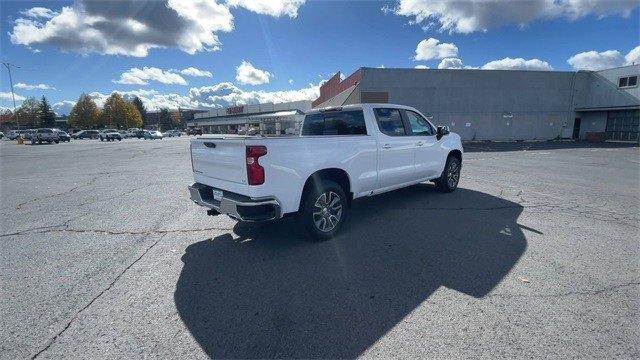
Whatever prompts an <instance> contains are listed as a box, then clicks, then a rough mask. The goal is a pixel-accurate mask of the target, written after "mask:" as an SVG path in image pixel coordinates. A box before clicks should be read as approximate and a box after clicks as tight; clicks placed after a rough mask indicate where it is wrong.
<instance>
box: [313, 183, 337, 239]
mask: <svg viewBox="0 0 640 360" xmlns="http://www.w3.org/2000/svg"><path fill="white" fill-rule="evenodd" d="M313 209H314V211H313V223H314V224H315V226H316V228H317V229H318V230H320V231H322V232H329V231H331V230H333V229H335V228H336V226H337V225H338V223H339V222H340V220H341V219H342V201H341V200H340V196H339V195H338V194H336V193H335V192H333V191H327V192H324V193H322V194H321V195H320V196H319V197H318V198H317V199H316V202H315V203H314V204H313Z"/></svg>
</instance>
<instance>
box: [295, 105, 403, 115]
mask: <svg viewBox="0 0 640 360" xmlns="http://www.w3.org/2000/svg"><path fill="white" fill-rule="evenodd" d="M374 107H375V108H379V107H385V108H396V109H409V110H415V109H414V108H412V107H411V106H407V105H400V104H389V103H359V104H349V105H342V106H330V107H324V108H317V109H311V110H308V111H306V112H305V114H313V113H318V112H324V111H341V110H353V109H368V108H374Z"/></svg>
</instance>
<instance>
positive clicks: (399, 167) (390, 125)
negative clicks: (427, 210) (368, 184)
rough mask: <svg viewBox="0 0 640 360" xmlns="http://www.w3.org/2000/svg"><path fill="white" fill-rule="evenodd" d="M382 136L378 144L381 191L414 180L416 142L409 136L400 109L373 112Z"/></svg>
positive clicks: (383, 109)
mask: <svg viewBox="0 0 640 360" xmlns="http://www.w3.org/2000/svg"><path fill="white" fill-rule="evenodd" d="M374 112H375V116H376V122H377V124H378V128H379V129H380V132H381V133H382V134H381V135H380V141H379V143H378V188H379V189H384V188H390V187H394V186H397V185H400V184H404V183H408V182H410V181H412V180H413V179H414V178H415V175H414V163H413V162H414V150H415V146H416V145H415V142H416V139H413V138H412V137H411V136H408V131H407V129H405V126H404V122H403V121H402V115H401V111H400V110H399V109H388V108H378V109H374Z"/></svg>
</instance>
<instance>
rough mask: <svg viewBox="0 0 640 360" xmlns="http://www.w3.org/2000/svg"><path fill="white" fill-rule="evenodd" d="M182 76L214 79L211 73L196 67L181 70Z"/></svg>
mask: <svg viewBox="0 0 640 360" xmlns="http://www.w3.org/2000/svg"><path fill="white" fill-rule="evenodd" d="M180 74H182V75H186V76H194V77H209V78H210V77H213V74H212V73H211V71H207V70H201V69H198V68H194V67H188V68H186V69H182V70H180Z"/></svg>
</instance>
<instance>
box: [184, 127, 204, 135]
mask: <svg viewBox="0 0 640 360" xmlns="http://www.w3.org/2000/svg"><path fill="white" fill-rule="evenodd" d="M187 135H202V129H200V128H196V127H190V128H187Z"/></svg>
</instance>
